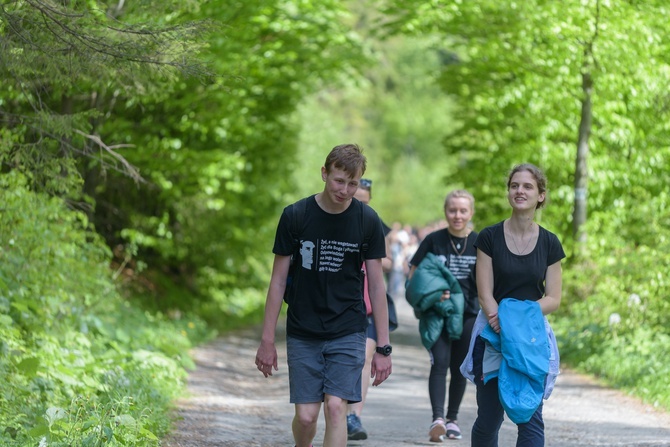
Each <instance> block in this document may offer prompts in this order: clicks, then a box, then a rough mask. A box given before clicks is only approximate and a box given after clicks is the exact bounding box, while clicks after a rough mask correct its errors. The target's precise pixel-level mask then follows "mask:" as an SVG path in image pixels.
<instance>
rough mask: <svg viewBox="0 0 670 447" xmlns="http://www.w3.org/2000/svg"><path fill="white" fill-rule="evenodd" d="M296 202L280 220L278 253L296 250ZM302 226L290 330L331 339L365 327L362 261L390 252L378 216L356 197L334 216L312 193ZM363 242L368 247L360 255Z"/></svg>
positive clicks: (291, 296)
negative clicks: (325, 209)
mask: <svg viewBox="0 0 670 447" xmlns="http://www.w3.org/2000/svg"><path fill="white" fill-rule="evenodd" d="M292 206H293V205H289V206H288V207H286V208H284V212H283V213H282V215H281V218H280V219H279V224H278V226H277V233H276V236H275V244H274V248H273V250H272V251H273V253H275V254H276V255H281V256H289V255H291V254H292V252H293V244H294V240H293V236H292V235H291V230H290V229H291V228H293V227H292V222H291V220H292V218H293V213H292ZM361 213H365V215H364V216H363V215H362V214H361ZM362 225H364V226H365V228H366V231H365V232H366V234H365V235H364V236H363V234H364V231H363V230H362V228H361V227H362ZM298 230H299V231H298V235H299V238H300V256H298V258H297V259H296V260H294V262H295V263H297V264H296V273H295V275H294V278H293V281H295V282H294V286H293V290H292V293H290V294H289V295H288V296H287V302H288V312H287V322H286V333H287V334H288V335H290V336H293V337H297V338H318V339H332V338H337V337H342V336H344V335H348V334H352V333H355V332H361V331H364V330H365V329H366V327H367V319H366V315H365V314H366V312H365V303H364V302H363V291H362V278H363V277H362V275H361V261H362V260H363V259H381V258H384V257H385V256H386V246H385V241H384V233H383V230H382V225H381V220H380V219H379V216H378V215H377V213H376V212H375V211H374V210H373V209H372V208H370V207H369V206H363V204H362V203H361V202H359V201H358V200H356V199H353V200H352V203H351V204H350V205H349V207H348V208H347V209H346V210H345V211H343V212H342V213H338V214H330V213H327V212H326V211H324V210H322V209H321V207H319V205H318V204H317V203H316V199H315V197H314V196H311V197H309V198H308V199H307V204H306V208H305V213H304V216H302V226H301V228H299V229H298ZM362 238H363V239H362ZM363 242H365V243H367V246H368V248H367V250H366V251H363V252H362V253H361V249H362V245H363Z"/></svg>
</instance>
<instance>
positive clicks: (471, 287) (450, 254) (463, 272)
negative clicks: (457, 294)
mask: <svg viewBox="0 0 670 447" xmlns="http://www.w3.org/2000/svg"><path fill="white" fill-rule="evenodd" d="M449 236H450V235H449V230H447V229H446V228H443V229H441V230H437V231H433V232H432V233H430V234H429V235H428V236H426V237H425V239H424V240H423V241H421V244H419V248H417V250H416V253H414V256H413V257H412V260H411V261H410V265H413V266H415V267H418V266H419V264H420V263H421V261H422V260H423V258H425V257H426V254H427V253H433V254H434V255H436V256H437V258H438V259H440V260H441V261H442V262H444V265H445V266H447V268H448V269H449V271H450V272H451V274H452V275H454V277H455V278H456V279H457V280H458V283H459V284H460V286H461V289H462V290H463V296H464V297H465V311H464V315H469V316H476V315H477V312H479V298H478V297H477V283H476V281H475V262H476V261H477V249H476V248H475V240H476V239H477V233H476V232H475V231H472V232H471V233H470V234H469V235H468V236H467V238H459V237H454V236H451V238H452V240H453V242H454V245H456V248H457V249H458V252H456V251H454V247H452V245H451V241H450V240H449ZM458 244H460V248H459V247H458ZM461 252H462V254H460V255H459V253H461Z"/></svg>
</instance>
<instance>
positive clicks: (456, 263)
mask: <svg viewBox="0 0 670 447" xmlns="http://www.w3.org/2000/svg"><path fill="white" fill-rule="evenodd" d="M474 212H475V199H474V197H473V196H472V194H470V193H469V192H467V191H465V190H455V191H452V192H450V193H449V194H448V195H447V197H446V199H445V201H444V215H445V217H446V218H447V224H448V227H447V228H444V229H441V230H437V231H434V232H432V233H431V234H429V235H428V236H426V238H425V239H424V240H423V241H422V242H421V245H419V248H418V249H417V251H416V253H415V254H414V257H413V258H412V260H411V261H410V265H411V269H410V277H411V276H412V275H413V274H414V270H416V268H417V267H418V265H419V264H420V263H421V261H422V260H423V258H424V257H425V256H426V254H427V253H433V254H435V255H437V257H438V258H439V259H441V260H442V261H443V262H444V263H445V265H446V266H447V268H448V269H449V270H450V271H451V273H452V274H453V275H454V276H455V277H456V279H458V282H459V284H460V286H461V289H462V290H463V296H464V298H465V312H464V315H463V334H462V335H461V338H460V339H459V340H451V339H450V338H449V335H448V334H447V331H446V326H445V330H443V332H442V334H441V335H440V337H439V338H438V339H437V341H436V342H435V344H434V345H433V346H432V347H431V348H430V360H431V367H430V375H429V378H428V393H429V395H430V403H431V407H432V412H433V416H432V421H433V422H432V424H431V426H430V431H429V436H430V440H431V441H432V442H439V441H441V440H442V439H444V437H445V436H446V437H447V438H449V439H461V437H462V436H461V430H460V428H459V427H458V423H457V422H458V410H459V407H460V406H461V401H462V400H463V395H464V394H465V387H466V379H465V378H464V377H463V375H462V374H461V373H460V371H459V367H460V365H461V363H462V362H463V359H465V356H466V355H467V352H468V344H469V342H470V334H471V333H472V326H473V323H474V321H475V319H476V317H477V312H478V311H479V302H478V300H477V285H476V283H475V261H476V259H477V257H476V256H477V251H476V250H475V247H474V242H475V240H476V239H477V233H476V232H474V231H472V229H471V225H470V220H471V219H472V216H473V214H474ZM442 299H449V291H446V292H445V293H444V294H443V295H442ZM447 370H451V380H450V382H449V405H448V407H447V415H446V418H445V414H444V404H445V399H446V393H447Z"/></svg>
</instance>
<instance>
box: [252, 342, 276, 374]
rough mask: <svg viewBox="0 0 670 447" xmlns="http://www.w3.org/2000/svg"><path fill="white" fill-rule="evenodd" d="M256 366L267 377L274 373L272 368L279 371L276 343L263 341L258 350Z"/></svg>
mask: <svg viewBox="0 0 670 447" xmlns="http://www.w3.org/2000/svg"><path fill="white" fill-rule="evenodd" d="M256 368H258V370H259V371H260V372H262V373H263V375H264V376H265V377H268V376H271V375H272V368H274V370H275V371H277V369H278V368H277V348H276V347H275V344H274V343H271V342H263V341H261V345H260V346H259V347H258V351H256Z"/></svg>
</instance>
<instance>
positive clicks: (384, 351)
mask: <svg viewBox="0 0 670 447" xmlns="http://www.w3.org/2000/svg"><path fill="white" fill-rule="evenodd" d="M391 352H393V348H392V347H391V345H386V346H377V353H378V354H381V355H384V356H386V357H388V356H389V355H391Z"/></svg>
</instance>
